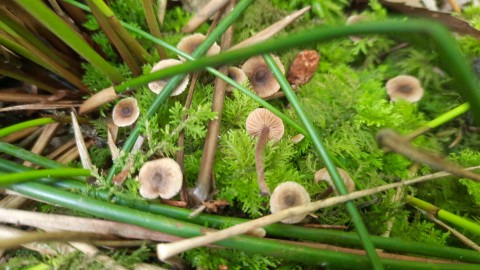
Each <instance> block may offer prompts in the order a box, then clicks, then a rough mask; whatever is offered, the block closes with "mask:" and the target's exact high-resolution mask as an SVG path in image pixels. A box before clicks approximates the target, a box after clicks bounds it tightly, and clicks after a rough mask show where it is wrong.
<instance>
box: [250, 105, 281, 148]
mask: <svg viewBox="0 0 480 270" xmlns="http://www.w3.org/2000/svg"><path fill="white" fill-rule="evenodd" d="M265 126H268V128H269V129H270V131H269V132H268V139H269V140H273V141H278V140H280V139H281V138H282V136H283V132H284V130H285V128H284V126H283V121H282V119H280V118H279V117H278V116H276V115H275V114H273V113H272V112H271V111H269V110H267V109H265V108H259V109H255V110H254V111H253V112H251V113H250V114H249V115H248V117H247V121H246V128H247V132H248V134H250V135H252V136H259V135H260V132H261V131H262V129H263V128H264V127H265Z"/></svg>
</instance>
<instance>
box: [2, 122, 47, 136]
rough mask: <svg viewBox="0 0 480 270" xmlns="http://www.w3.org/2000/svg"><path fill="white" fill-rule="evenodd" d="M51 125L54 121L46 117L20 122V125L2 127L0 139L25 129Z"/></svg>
mask: <svg viewBox="0 0 480 270" xmlns="http://www.w3.org/2000/svg"><path fill="white" fill-rule="evenodd" d="M51 123H55V120H54V119H52V118H48V117H46V118H38V119H33V120H29V121H25V122H22V123H18V124H15V125H11V126H8V127H4V128H2V129H0V138H2V137H5V136H7V135H9V134H12V133H14V132H17V131H20V130H23V129H26V128H30V127H36V126H43V125H46V124H51Z"/></svg>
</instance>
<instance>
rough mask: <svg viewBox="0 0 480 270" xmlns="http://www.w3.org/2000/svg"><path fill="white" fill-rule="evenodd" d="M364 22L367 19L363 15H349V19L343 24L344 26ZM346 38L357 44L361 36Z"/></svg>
mask: <svg viewBox="0 0 480 270" xmlns="http://www.w3.org/2000/svg"><path fill="white" fill-rule="evenodd" d="M366 20H367V17H365V16H364V15H351V16H350V17H348V18H347V22H346V23H345V24H346V25H352V24H356V23H359V22H363V21H366ZM348 37H349V38H350V40H351V41H353V42H358V41H360V40H362V39H363V37H362V36H353V35H351V36H348Z"/></svg>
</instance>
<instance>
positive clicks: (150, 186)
mask: <svg viewBox="0 0 480 270" xmlns="http://www.w3.org/2000/svg"><path fill="white" fill-rule="evenodd" d="M138 179H139V181H140V195H142V197H144V198H146V199H155V198H157V197H158V196H160V197H161V198H162V199H170V198H172V197H173V196H175V195H177V194H178V192H179V191H180V189H181V188H182V182H183V174H182V170H181V169H180V166H179V165H178V163H177V162H176V161H175V160H173V159H171V158H161V159H157V160H152V161H148V162H145V164H143V166H142V168H141V169H140V172H139V174H138Z"/></svg>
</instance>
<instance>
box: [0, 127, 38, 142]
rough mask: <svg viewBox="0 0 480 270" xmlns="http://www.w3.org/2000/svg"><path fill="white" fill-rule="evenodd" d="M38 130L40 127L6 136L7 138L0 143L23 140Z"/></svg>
mask: <svg viewBox="0 0 480 270" xmlns="http://www.w3.org/2000/svg"><path fill="white" fill-rule="evenodd" d="M39 129H40V127H30V128H26V129H23V130H20V131H17V132H14V133H11V134H8V135H7V136H5V137H3V138H2V141H4V142H7V143H12V142H16V141H18V140H20V139H23V138H25V137H27V136H29V135H30V134H33V133H35V131H37V130H39Z"/></svg>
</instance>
